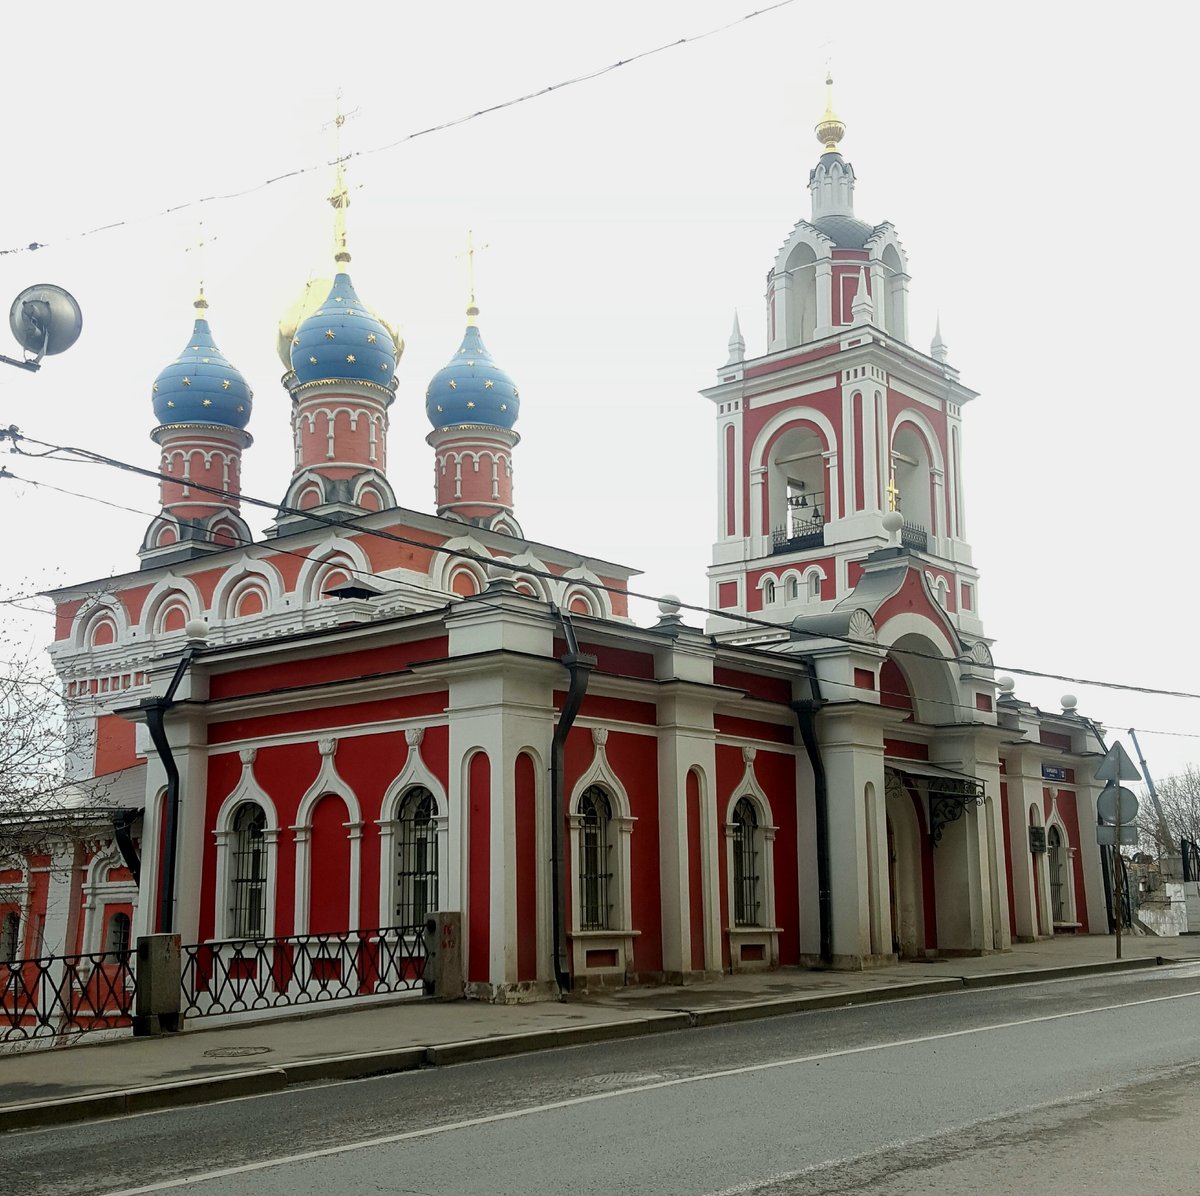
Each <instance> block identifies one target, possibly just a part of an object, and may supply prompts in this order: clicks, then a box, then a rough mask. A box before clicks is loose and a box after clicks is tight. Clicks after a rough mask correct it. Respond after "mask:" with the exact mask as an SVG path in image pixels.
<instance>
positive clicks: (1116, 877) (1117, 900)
mask: <svg viewBox="0 0 1200 1196" xmlns="http://www.w3.org/2000/svg"><path fill="white" fill-rule="evenodd" d="M1141 779H1142V774H1141V773H1140V772H1138V770H1137V768H1136V767H1135V766H1134V763H1133V761H1132V760H1130V758H1129V753H1128V752H1127V751H1126V750H1125V749H1124V748H1123V747H1122V746H1121V745H1120V743H1114V744H1113V745H1112V747H1110V748H1109V749H1108V752H1107V753H1106V754H1105V756H1104V759H1103V760H1101V761H1100V767H1099V768H1097V769H1096V780H1098V781H1107V782H1108V784H1107V785H1106V786H1105V788H1104V792H1103V793H1101V794H1100V796H1099V798H1098V799H1097V801H1096V813H1097V814H1098V815H1099V816H1100V820H1101V822H1102V823H1106V824H1108V825H1102V826H1098V827H1097V828H1096V842H1097V843H1101V844H1103V843H1104V841H1105V839H1106V838H1107V835H1106V834H1104V832H1106V831H1111V832H1112V842H1113V857H1112V869H1113V886H1112V887H1113V904H1114V905H1115V906H1116V918H1115V919H1114V920H1115V923H1116V930H1117V958H1118V959H1120V958H1121V931H1122V929H1123V928H1124V923H1125V916H1124V915H1125V910H1124V901H1123V899H1122V898H1123V893H1122V890H1123V888H1124V880H1125V877H1124V874H1123V872H1122V869H1121V842H1122V839H1123V837H1124V836H1123V835H1122V834H1121V831H1122V824H1124V825H1125V826H1128V825H1129V824H1131V823H1132V822H1133V821H1134V819H1135V818H1137V814H1138V799H1137V796H1136V795H1135V794H1133V793H1131V792H1130V791H1129V790H1128V789H1125V788H1122V786H1121V782H1122V781H1140V780H1141Z"/></svg>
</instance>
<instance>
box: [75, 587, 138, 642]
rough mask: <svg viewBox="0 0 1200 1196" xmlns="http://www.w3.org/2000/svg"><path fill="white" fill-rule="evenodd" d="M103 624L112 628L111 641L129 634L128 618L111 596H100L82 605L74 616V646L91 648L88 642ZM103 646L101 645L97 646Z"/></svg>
mask: <svg viewBox="0 0 1200 1196" xmlns="http://www.w3.org/2000/svg"><path fill="white" fill-rule="evenodd" d="M104 624H109V625H110V626H111V627H112V633H113V639H112V640H111V641H110V642H113V643H115V642H117V641H119V640H121V639H124V638H125V636H126V635H128V633H129V616H128V614H127V613H126V611H125V606H124V604H123V603H121V602H120V601H118V600H117V599H116V598H115V597H114V596H113V595H111V594H101V595H98V596H97V597H96V598H94V599H93V600H91V601H90V602H87V603H85V604H84V606H83V607H81V608H80V611H79V613H78V614H77V615H76V616H75V628H74V636H73V637H72V638H73V639H74V646H75V647H77V648H85V647H89V646H91V645H90V644H89V640H90V639H91V637H92V635H93V634H94V633H95V632H96V631H97V630H98V629H99V628H100V627H101V626H102V625H104ZM98 646H103V645H98Z"/></svg>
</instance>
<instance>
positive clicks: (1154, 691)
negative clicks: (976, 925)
mask: <svg viewBox="0 0 1200 1196" xmlns="http://www.w3.org/2000/svg"><path fill="white" fill-rule="evenodd" d="M4 439H8V440H11V441H12V446H13V447H12V451H13V452H15V453H18V454H20V455H23V456H29V457H34V458H41V459H46V458H49V459H53V460H60V461H72V460H74V461H75V462H76V463H83V462H88V463H91V464H95V465H104V466H107V467H109V468H113V469H119V470H122V471H124V472H127V473H134V474H137V475H138V476H140V477H146V478H152V479H153V480H154V481H156V482H164V481H167V482H173V481H177V479H175V478H172V477H171V476H170V475H169V474H163V473H161V472H159V471H158V470H153V469H147V468H145V467H144V466H140V465H134V464H132V463H131V462H128V461H121V460H119V459H117V458H115V457H109V456H106V455H105V454H103V453H97V452H93V451H92V450H90V449H81V448H75V447H72V446H70V445H57V444H52V443H50V442H49V441H43V440H38V439H36V438H35V437H31V436H26V435H25V434H24V433H23V432H21V431H20V430H19V429H18V428H16V427H15V426H13V427H9V428H5V429H0V440H4ZM21 442H28V443H29V444H33V445H37V446H39V447H40V448H41V449H42V450H44V451H42V452H40V453H29V452H27V451H26V450H24V449H22V448H21V447H20V444H21ZM63 454H68V455H67V456H63ZM188 484H189V486H191V488H192V489H193V490H199V491H202V492H204V493H207V494H213V495H216V496H218V497H221V498H228V499H234V500H237V501H238V502H243V503H246V504H248V505H250V506H256V507H261V508H265V509H267V510H270V511H274V512H276V513H277V514H279V515H295V516H299V517H302V518H304V519H307V520H310V521H312V522H315V523H319V524H323V525H324V526H327V527H329V528H331V529H333V530H336V531H339V532H343V533H344V532H346V531H348V530H353V531H355V532H357V533H358V534H359V535H363V536H371V537H373V538H375V539H380V540H388V541H391V542H392V543H396V544H403V545H405V546H406V547H409V548H422V549H426V550H428V551H431V552H441V553H444V552H447V549H446V548H445V547H444V546H443V545H441V544H435V543H433V542H432V541H429V540H422V539H419V538H417V537H415V536H404V535H401V534H400V533H398V532H393V531H389V530H387V529H386V528H370V527H362V526H354V527H353V528H352V529H350V528H348V526H347V524H346V523H344V522H342V521H339V520H336V519H331V518H328V517H326V516H322V515H319V514H317V513H316V512H314V511H311V510H300V509H298V508H293V507H288V506H286V505H284V504H281V503H277V502H271V501H270V500H268V499H264V498H257V497H255V496H253V495H249V494H243V493H238V492H235V491H232V490H228V489H225V488H222V487H219V486H210V485H207V484H206V483H203V482H198V481H189V483H188ZM139 513H140V514H148V513H147V512H139ZM150 517H151V518H153V517H154V516H153V515H150ZM466 526H468V525H464V527H466ZM250 543H257V541H250ZM272 549H273V550H274V551H280V548H279V547H278V546H275V545H272ZM451 553H452V555H455V556H460V557H462V558H463V559H465V560H473V561H475V562H477V563H479V564H486V565H495V566H497V567H499V568H503V569H508V570H509V571H510V572H512V573H524V574H527V575H528V576H531V577H539V578H541V579H543V580H545V581H553V582H561V581H563V580H564V579H563V578H562V577H561V576H560V575H559V574H556V573H551V572H550V571H549V570H544V569H536V568H532V567H530V566H528V565H521V564H513V563H512V562H510V561H508V560H506V559H504V558H503V557H478V556H475V555H474V554H472V553H467V552H461V551H457V550H451ZM302 555H303V554H302ZM305 559H307V557H305ZM353 571H354V572H356V573H359V574H361V575H363V576H369V577H372V578H377V579H379V580H382V581H386V582H387V583H389V584H391V585H409V586H411V587H412V588H414V589H418V590H423V591H425V592H428V593H435V594H436V593H439V591H436V590H430V589H429V588H428V587H423V586H419V585H417V584H416V583H408V582H401V581H399V579H397V578H394V577H390V576H388V575H387V574H380V573H374V572H370V571H365V570H353ZM583 584H586V585H587V586H588V587H589V588H591V589H594V590H602V591H604V592H606V593H609V594H617V595H622V596H625V597H628V598H637V599H640V600H642V601H646V602H654V603H657V602H659V601H660V600H661V598H662V595H661V594H646V593H642V592H640V591H638V590H631V589H628V588H626V587H621V586H612V585H606V584H605V583H603V582H586V583H583ZM440 596H442V597H445V595H440ZM677 601H679V606H680V608H681V609H683V610H688V611H693V612H695V613H697V614H702V615H708V616H711V617H713V618H721V619H727V620H731V621H736V622H739V623H742V624H744V625H745V626H747V627H754V628H758V629H761V630H766V631H772V632H776V633H778V632H780V631H787V632H790V633H791V634H792V635H799V636H806V637H808V638H810V639H812V640H815V641H825V642H830V641H831V642H834V643H844V644H848V645H851V646H854V647H861V646H862V643H861V641H859V640H854V639H851V638H850V637H848V636H839V635H830V634H826V633H824V632H820V633H818V632H811V631H805V630H804V629H803V628H793V627H789V626H788V625H786V624H780V623H773V622H770V621H769V620H766V619H756V618H755V617H754V616H753V615H742V614H735V613H732V612H730V611H726V610H720V609H717V608H714V607H709V606H699V605H697V604H695V603H691V602H684V601H682V600H677ZM747 646H750V647H753V645H747ZM888 651H889V652H890V653H892V654H893V655H898V656H901V655H902V656H907V657H911V658H915V659H922V660H931V661H934V662H936V663H939V664H951V665H961V664H962V661H961V660H960V659H959V658H958V657H955V656H944V655H942V654H941V653H938V652H922V651H920V650H919V649H916V648H907V647H900V646H898V645H893V646H892V647H891V648H889V649H888ZM991 667H992V669H993V670H995V671H996V672H1000V673H1012V674H1015V675H1017V676H1021V677H1036V678H1041V679H1043V680H1050V681H1063V682H1066V683H1067V684H1069V685H1085V686H1088V687H1090V688H1094V689H1110V690H1119V691H1122V692H1126V693H1140V694H1147V695H1150V696H1155V697H1167V698H1187V699H1190V700H1196V701H1200V693H1194V692H1191V691H1189V690H1174V689H1161V688H1157V687H1155V686H1147V685H1131V684H1128V683H1124V682H1119V681H1101V680H1098V679H1096V678H1090V677H1073V676H1070V675H1069V674H1066V673H1050V672H1045V671H1043V670H1040V669H1028V668H1022V667H1019V666H1016V665H1003V664H998V663H995V662H993V663H992V665H991Z"/></svg>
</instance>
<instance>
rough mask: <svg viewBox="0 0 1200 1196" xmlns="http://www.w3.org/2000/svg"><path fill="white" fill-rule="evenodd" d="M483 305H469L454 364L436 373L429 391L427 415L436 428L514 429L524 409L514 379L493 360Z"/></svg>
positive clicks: (426, 397)
mask: <svg viewBox="0 0 1200 1196" xmlns="http://www.w3.org/2000/svg"><path fill="white" fill-rule="evenodd" d="M478 316H479V308H477V307H476V306H475V305H474V304H472V305H471V306H470V307H468V308H467V320H468V323H467V330H466V332H465V333H464V334H463V339H462V346H461V348H460V349H459V350H458V352H457V353H455V354H454V357H453V358H452V359H451V361H450V364H449V365H447V366H444V367H443V368H442V369H440V370H438V372H437V373H436V374H434V376H433V378H432V380H431V381H430V383H429V389H428V390H427V391H426V392H425V414H426V415H428V416H429V422H430V423H431V424H433V426H434V427H435V428H448V427H453V426H454V425H455V424H489V425H491V426H492V427H496V428H511V427H512V426H513V424H514V423H516V421H517V416H518V414H520V411H521V396H520V395H519V394H518V392H517V388H516V386H515V385H514V383H513V380H512V379H511V378H510V377H509V376H508V375H507V374H506V373H505V372H504V371H503V370H502V369H500V367H499V366H498V365H497V364H496V363H495V361H493V360H492V355H491V354H490V353H489V352H488V351H487V348H486V346H485V345H484V343H483V337H481V336H480V335H479V325H478V324H477V323H476V320H477V319H478Z"/></svg>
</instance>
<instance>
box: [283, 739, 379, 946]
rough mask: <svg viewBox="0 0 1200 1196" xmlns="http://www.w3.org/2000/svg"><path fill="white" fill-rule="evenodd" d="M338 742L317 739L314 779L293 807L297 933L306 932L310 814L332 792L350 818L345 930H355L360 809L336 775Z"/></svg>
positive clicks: (347, 823) (358, 878)
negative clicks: (318, 759)
mask: <svg viewBox="0 0 1200 1196" xmlns="http://www.w3.org/2000/svg"><path fill="white" fill-rule="evenodd" d="M337 746H338V741H337V740H336V739H334V738H332V737H330V738H328V739H319V740H317V748H318V750H319V751H320V753H321V767H320V770H319V771H318V773H317V777H316V780H314V781H313V783H312V784H311V785H309V787H308V789H307V790H306V791H305V793H304V796H303V797H302V798H301V799H300V805H299V807H298V808H297V810H296V825H295V826H294V827H292V831H293V833H294V834H295V836H296V920H295V926H296V933H297V934H307V933H308V908H309V893H310V891H311V882H312V867H311V857H312V815H313V810H314V808H315V807H316V804H317V802H319V801H320V800H321V798H323V797H327V796H329V795H331V794H332V795H335V796H337V797H340V798H341V799H342V801H344V802H345V803H346V810H347V812H348V814H349V819H348V820H347V822H346V824H345V825H346V831H347V834H348V836H349V839H350V908H349V909H348V910H347V923H346V929H347V930H357V929H358V911H359V886H360V884H361V873H362V831H363V822H362V810H361V808H360V807H359V804H358V797H357V795H356V794H355V792H354V790H353V789H351V788H350V786H349V785H347V784H346V782H345V781H344V780H342V778H341V777H340V776H339V775H338V770H337V765H336V764H335V763H334V756H335V755H336V754H337Z"/></svg>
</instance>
